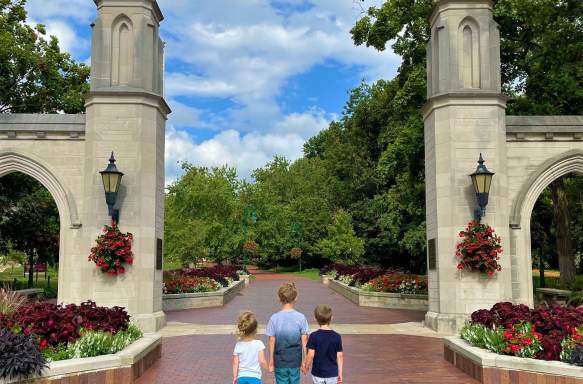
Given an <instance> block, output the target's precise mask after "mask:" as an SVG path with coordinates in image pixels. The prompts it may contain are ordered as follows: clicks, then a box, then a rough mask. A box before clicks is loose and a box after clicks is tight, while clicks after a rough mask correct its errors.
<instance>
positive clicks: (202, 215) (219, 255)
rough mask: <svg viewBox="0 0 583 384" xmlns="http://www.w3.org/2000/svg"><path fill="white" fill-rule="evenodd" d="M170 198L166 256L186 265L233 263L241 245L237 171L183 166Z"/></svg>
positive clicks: (167, 202) (169, 189) (171, 189)
mask: <svg viewBox="0 0 583 384" xmlns="http://www.w3.org/2000/svg"><path fill="white" fill-rule="evenodd" d="M182 169H183V170H184V174H183V175H182V177H181V178H180V179H179V180H178V181H176V182H175V183H174V184H172V185H171V186H170V187H169V188H168V194H167V196H166V223H165V237H166V255H168V258H169V259H171V260H174V261H180V262H181V263H183V264H188V263H191V262H196V261H199V260H200V259H202V258H207V257H208V258H210V259H211V260H214V261H217V262H219V263H220V262H222V261H224V260H233V259H234V258H235V256H236V255H237V254H238V253H239V248H240V245H241V242H242V241H243V237H242V233H241V224H240V223H241V214H242V209H241V203H240V200H239V197H238V195H239V191H240V189H241V185H242V184H241V183H242V182H241V181H240V180H239V179H238V178H237V173H236V171H235V170H234V169H231V168H227V167H216V168H206V167H195V166H193V165H192V164H189V163H183V164H182Z"/></svg>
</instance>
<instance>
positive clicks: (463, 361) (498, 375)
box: [443, 337, 583, 384]
mask: <svg viewBox="0 0 583 384" xmlns="http://www.w3.org/2000/svg"><path fill="white" fill-rule="evenodd" d="M443 344H444V358H445V360H447V361H449V362H450V363H452V364H453V365H455V366H456V367H457V368H458V369H460V370H461V371H463V372H465V373H467V374H468V375H470V376H472V377H473V378H474V379H476V380H478V381H479V382H480V383H483V384H509V383H515V382H516V383H518V382H520V383H522V382H524V383H558V382H561V383H567V382H568V383H573V384H575V383H577V384H583V368H582V367H577V366H574V365H570V364H565V363H562V362H559V361H544V360H535V359H527V358H521V357H515V356H505V355H498V354H496V353H492V352H489V351H487V350H485V349H481V348H477V347H474V346H472V345H470V344H469V343H467V342H466V341H464V340H462V339H461V338H460V337H446V338H444V339H443ZM560 380H562V381H560ZM567 380H568V381H567Z"/></svg>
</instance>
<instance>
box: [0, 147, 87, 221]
mask: <svg viewBox="0 0 583 384" xmlns="http://www.w3.org/2000/svg"><path fill="white" fill-rule="evenodd" d="M12 172H21V173H24V174H25V175H28V176H31V177H32V178H34V179H36V180H37V181H38V182H40V183H41V184H42V185H43V186H44V187H45V188H46V189H47V190H48V191H49V192H50V194H51V196H52V197H53V199H54V200H55V203H56V204H57V208H58V209H59V216H60V220H61V223H66V225H68V226H69V228H79V227H81V222H80V221H79V215H78V213H77V206H76V204H75V199H74V197H73V195H72V194H71V193H70V192H68V191H67V189H66V187H65V186H64V185H63V183H62V182H61V181H59V179H58V177H57V176H56V174H55V173H54V172H53V171H51V169H50V168H49V167H48V166H47V165H46V164H43V162H42V160H40V159H38V158H36V156H34V155H32V154H30V153H28V154H25V153H23V152H20V151H16V150H3V151H0V177H2V176H4V175H7V174H9V173H12Z"/></svg>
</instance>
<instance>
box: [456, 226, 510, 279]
mask: <svg viewBox="0 0 583 384" xmlns="http://www.w3.org/2000/svg"><path fill="white" fill-rule="evenodd" d="M459 237H461V238H462V239H463V240H462V241H461V242H459V243H458V244H457V247H456V252H455V255H456V257H457V258H458V265H457V268H458V269H459V270H466V271H470V272H481V273H486V274H487V275H488V276H494V274H495V273H496V272H499V271H501V270H502V267H501V266H500V264H499V263H498V261H499V260H500V254H501V253H502V246H501V245H500V237H499V236H498V235H496V234H495V233H494V229H493V228H492V227H490V226H489V225H487V224H479V223H477V222H475V221H471V222H470V223H469V224H468V227H467V228H466V230H465V231H461V232H460V233H459Z"/></svg>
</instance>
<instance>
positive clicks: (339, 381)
mask: <svg viewBox="0 0 583 384" xmlns="http://www.w3.org/2000/svg"><path fill="white" fill-rule="evenodd" d="M342 383H344V380H343V378H342V375H338V384H342Z"/></svg>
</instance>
